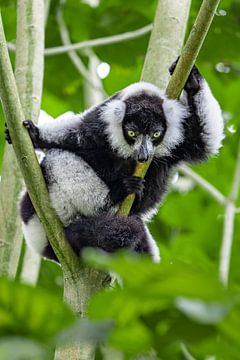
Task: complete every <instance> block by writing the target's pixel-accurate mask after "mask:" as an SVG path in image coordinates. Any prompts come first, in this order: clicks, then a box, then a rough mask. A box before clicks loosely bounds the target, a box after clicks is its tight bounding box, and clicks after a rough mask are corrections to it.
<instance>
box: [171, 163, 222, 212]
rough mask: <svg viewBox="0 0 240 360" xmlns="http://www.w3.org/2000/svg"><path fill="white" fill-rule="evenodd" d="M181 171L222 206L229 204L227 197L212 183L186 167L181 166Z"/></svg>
mask: <svg viewBox="0 0 240 360" xmlns="http://www.w3.org/2000/svg"><path fill="white" fill-rule="evenodd" d="M178 169H179V171H180V172H181V173H182V174H184V175H186V176H187V177H189V178H190V179H192V180H193V181H194V182H195V183H196V184H198V185H199V186H200V187H201V188H203V189H204V190H205V191H206V192H207V193H208V194H210V195H211V196H212V197H213V198H214V199H215V200H216V201H217V202H218V203H219V204H220V205H222V206H225V205H226V203H227V199H226V198H225V196H224V195H223V194H222V193H221V192H220V191H219V190H218V189H216V188H215V187H214V186H213V185H212V184H211V183H209V182H208V181H207V180H205V179H204V178H203V177H201V176H200V175H198V174H197V173H196V172H195V171H193V170H191V169H190V168H189V167H188V166H186V165H181V166H179V168H178Z"/></svg>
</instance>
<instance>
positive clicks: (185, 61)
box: [166, 0, 220, 99]
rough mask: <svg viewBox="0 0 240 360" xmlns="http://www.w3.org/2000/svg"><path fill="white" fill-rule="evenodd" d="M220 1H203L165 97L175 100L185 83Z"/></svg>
mask: <svg viewBox="0 0 240 360" xmlns="http://www.w3.org/2000/svg"><path fill="white" fill-rule="evenodd" d="M219 2H220V0H203V2H202V5H201V7H200V10H199V13H198V15H197V18H196V20H195V23H194V25H193V27H192V30H191V33H190V35H189V37H188V40H187V42H186V44H185V46H184V48H183V51H182V53H181V57H180V59H179V61H178V63H177V66H176V69H175V71H174V73H173V75H172V76H171V79H170V81H169V84H168V86H167V90H166V91H167V95H168V96H169V97H170V98H172V99H177V98H178V97H179V95H180V93H181V91H182V89H183V87H184V85H185V83H186V81H187V78H188V76H189V74H190V71H191V69H192V67H193V65H194V63H195V61H196V59H197V56H198V53H199V51H200V49H201V47H202V44H203V42H204V39H205V37H206V35H207V33H208V30H209V28H210V25H211V23H212V20H213V18H214V15H215V13H216V10H217V7H218V4H219Z"/></svg>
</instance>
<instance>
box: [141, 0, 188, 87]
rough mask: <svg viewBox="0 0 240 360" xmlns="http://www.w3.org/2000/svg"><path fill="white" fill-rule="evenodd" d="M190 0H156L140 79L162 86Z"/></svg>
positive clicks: (181, 37)
mask: <svg viewBox="0 0 240 360" xmlns="http://www.w3.org/2000/svg"><path fill="white" fill-rule="evenodd" d="M190 5H191V0H178V1H172V0H160V1H159V2H158V6H157V11H156V15H155V19H154V25H153V30H152V33H151V37H150V41H149V45H148V50H147V54H146V58H145V62H144V67H143V72H142V80H145V81H148V82H151V83H153V84H155V85H157V86H158V87H160V88H161V89H165V88H166V86H167V83H168V81H169V72H168V68H169V67H170V65H171V64H172V63H173V62H174V61H175V60H176V59H177V57H178V56H179V54H180V52H181V49H182V45H183V41H184V37H185V32H186V26H187V19H188V14H189V10H190Z"/></svg>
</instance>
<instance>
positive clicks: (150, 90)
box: [119, 81, 164, 101]
mask: <svg viewBox="0 0 240 360" xmlns="http://www.w3.org/2000/svg"><path fill="white" fill-rule="evenodd" d="M141 93H146V94H148V95H156V96H159V97H160V98H162V95H163V93H164V92H163V90H160V89H159V88H158V87H157V86H155V85H153V84H150V83H147V82H145V81H139V82H137V83H133V84H131V85H129V86H127V87H126V88H125V89H123V90H122V91H120V93H119V95H120V98H121V100H123V101H124V100H127V99H128V98H130V97H132V96H135V95H139V94H141Z"/></svg>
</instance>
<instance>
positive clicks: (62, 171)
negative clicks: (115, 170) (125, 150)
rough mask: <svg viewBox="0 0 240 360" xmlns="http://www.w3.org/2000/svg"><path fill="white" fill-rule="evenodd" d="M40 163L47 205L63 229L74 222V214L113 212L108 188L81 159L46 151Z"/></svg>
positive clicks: (59, 151) (114, 210)
mask: <svg viewBox="0 0 240 360" xmlns="http://www.w3.org/2000/svg"><path fill="white" fill-rule="evenodd" d="M44 161H45V166H46V169H47V173H48V175H49V176H50V184H49V194H50V198H51V202H52V205H53V207H54V209H55V211H56V213H57V214H58V216H59V217H60V219H61V221H62V222H63V224H64V225H65V226H67V225H69V224H70V223H71V222H73V221H74V220H76V216H77V214H82V215H86V216H89V215H97V214H99V213H101V212H102V211H103V210H107V211H108V212H110V213H115V212H116V208H115V207H112V208H111V201H110V197H109V188H108V187H107V185H106V184H105V183H104V182H103V181H102V180H101V179H100V178H99V176H98V175H97V174H96V173H95V171H94V170H93V169H92V168H91V167H90V166H89V165H88V164H87V163H86V162H85V161H84V160H83V159H82V158H81V157H79V156H77V155H75V154H73V153H72V152H68V151H62V150H57V149H55V150H50V151H48V152H47V154H46V157H45V160H44Z"/></svg>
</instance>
